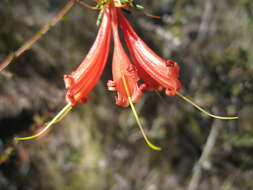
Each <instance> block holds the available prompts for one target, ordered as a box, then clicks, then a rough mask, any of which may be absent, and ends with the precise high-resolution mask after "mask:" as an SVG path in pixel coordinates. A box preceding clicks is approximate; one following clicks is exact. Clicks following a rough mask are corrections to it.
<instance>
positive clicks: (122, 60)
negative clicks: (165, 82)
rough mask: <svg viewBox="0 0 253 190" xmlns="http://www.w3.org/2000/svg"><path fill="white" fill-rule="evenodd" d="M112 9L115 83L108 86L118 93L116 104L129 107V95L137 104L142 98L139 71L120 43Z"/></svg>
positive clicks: (111, 82) (108, 83)
mask: <svg viewBox="0 0 253 190" xmlns="http://www.w3.org/2000/svg"><path fill="white" fill-rule="evenodd" d="M111 9H112V30H113V39H114V52H113V62H112V74H113V81H108V82H107V86H108V89H109V90H111V91H117V92H118V96H117V97H116V104H117V105H120V106H123V107H127V106H128V105H129V99H128V95H129V96H130V97H131V100H132V102H133V103H136V102H137V101H138V100H139V98H140V97H141V95H142V91H141V89H140V88H139V87H138V84H137V82H138V80H139V77H138V75H137V70H136V69H135V66H134V65H132V64H131V63H130V60H129V59H128V57H127V55H126V53H125V51H124V48H123V47H122V44H121V42H120V38H119V31H118V18H117V13H116V8H114V7H112V8H111ZM124 80H125V82H124ZM125 83H126V84H125ZM125 85H126V86H127V87H126V86H125ZM126 88H128V91H129V94H128V93H127V91H126Z"/></svg>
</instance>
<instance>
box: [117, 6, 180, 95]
mask: <svg viewBox="0 0 253 190" xmlns="http://www.w3.org/2000/svg"><path fill="white" fill-rule="evenodd" d="M117 14H118V17H119V20H120V24H121V28H122V31H123V34H124V38H125V41H126V43H127V46H128V48H129V51H130V53H131V56H132V59H133V61H134V63H135V65H136V67H137V69H138V74H139V76H140V77H141V79H143V80H144V81H145V83H146V88H147V89H150V90H159V89H161V88H160V86H162V87H164V88H165V89H166V95H168V96H171V95H176V93H177V91H178V90H179V89H180V88H181V82H180V81H179V80H178V77H179V70H180V68H179V66H178V64H177V63H176V62H174V61H172V60H168V61H165V60H163V59H162V58H160V57H159V56H158V55H157V54H156V53H155V52H154V51H152V50H151V49H150V48H149V47H148V46H147V45H146V44H145V42H144V41H143V40H142V39H141V38H140V37H139V36H138V35H137V34H136V32H135V31H134V29H133V28H132V27H131V25H130V24H129V22H128V21H127V19H126V18H125V16H124V15H123V14H122V12H121V11H120V10H119V9H117Z"/></svg>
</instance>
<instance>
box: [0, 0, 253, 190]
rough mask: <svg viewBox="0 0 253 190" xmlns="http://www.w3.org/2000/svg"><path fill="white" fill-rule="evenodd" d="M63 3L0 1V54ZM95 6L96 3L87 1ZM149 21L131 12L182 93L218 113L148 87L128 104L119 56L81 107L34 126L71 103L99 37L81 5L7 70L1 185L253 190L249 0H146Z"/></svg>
mask: <svg viewBox="0 0 253 190" xmlns="http://www.w3.org/2000/svg"><path fill="white" fill-rule="evenodd" d="M67 2H68V1H67V0H36V1H27V0H26V1H19V0H11V1H10V0H1V1H0V61H2V60H3V59H4V58H5V57H6V56H7V55H8V54H9V53H10V52H12V51H15V50H16V49H17V48H18V47H20V46H21V45H22V44H23V43H24V42H25V41H27V40H28V39H29V38H30V37H31V36H32V35H33V34H35V33H36V32H37V31H38V30H39V29H40V28H41V27H42V26H43V25H45V24H46V23H48V22H49V21H50V20H51V19H52V18H53V17H54V16H55V15H56V14H57V12H58V11H60V10H61V9H62V8H63V7H64V5H65V4H66V3H67ZM86 2H89V3H91V4H92V3H93V2H92V1H86ZM139 3H141V4H142V5H143V6H144V7H145V11H146V12H148V13H151V14H154V15H158V16H161V19H152V18H149V17H145V16H143V15H142V14H138V13H135V12H132V13H126V16H127V17H128V18H129V20H130V22H131V23H132V25H133V27H134V28H135V29H136V31H137V32H138V34H139V35H140V36H141V37H142V38H143V39H144V41H145V42H147V44H148V45H149V46H150V47H151V48H152V49H153V50H155V51H156V52H157V53H158V54H159V55H161V57H163V58H165V59H173V60H175V61H176V62H178V64H179V65H180V67H181V76H180V79H181V81H182V83H183V88H182V89H181V91H180V92H181V93H182V94H184V95H186V96H188V97H190V98H192V100H194V101H195V102H196V103H198V104H199V105H201V106H203V107H204V108H205V109H207V110H209V111H211V112H213V113H216V114H219V115H239V116H240V119H239V120H233V121H219V120H215V119H213V118H210V117H207V116H205V115H203V114H201V113H200V112H199V111H198V110H196V109H195V108H194V107H193V106H191V105H189V104H188V103H186V102H185V101H183V100H182V99H180V98H179V97H166V96H164V93H163V94H162V96H163V97H164V100H165V102H166V103H165V102H163V101H161V100H160V99H159V97H158V96H157V95H156V94H155V93H153V92H147V93H145V95H144V96H143V98H142V99H141V101H140V102H139V103H137V104H136V108H137V110H138V113H139V115H140V117H141V120H142V123H143V125H144V126H145V129H146V131H147V134H148V136H149V137H150V138H151V139H152V141H153V142H154V143H155V144H156V145H160V146H161V147H162V148H163V150H162V151H161V152H157V151H153V150H151V149H150V148H148V147H147V146H146V144H145V142H144V139H143V137H142V136H141V134H140V131H139V129H138V128H137V126H136V122H135V120H134V117H133V115H132V113H131V110H130V109H129V108H127V109H125V108H121V107H119V106H117V105H115V101H114V96H115V93H113V92H109V91H108V90H107V87H106V82H107V80H109V79H111V78H112V76H111V61H109V62H108V65H107V68H106V70H105V72H104V74H103V76H102V78H101V80H100V82H99V84H98V85H97V87H96V88H95V89H94V91H93V92H92V93H91V94H90V97H89V101H88V103H87V104H85V105H78V106H77V107H76V108H75V109H73V111H71V113H70V114H69V115H68V116H67V117H66V118H65V119H64V120H63V121H62V122H60V123H59V124H57V125H55V126H54V127H53V128H52V130H51V131H50V132H49V133H48V134H46V135H44V136H43V137H41V138H38V139H36V140H30V141H26V142H21V143H18V144H16V143H15V142H14V141H13V137H14V136H27V135H31V134H33V133H35V132H36V130H38V129H40V127H42V126H43V123H44V122H46V121H48V120H50V119H51V118H52V117H53V116H54V115H55V114H56V113H57V112H58V111H59V110H60V109H61V108H62V107H63V106H64V105H65V99H64V96H65V88H64V83H63V80H62V79H63V74H69V73H70V72H71V71H73V70H74V69H75V68H76V67H77V66H78V65H79V63H80V62H81V61H82V59H83V57H84V56H85V55H86V53H87V51H88V50H89V48H90V47H91V45H92V43H93V41H94V39H95V37H96V33H97V27H96V25H95V22H96V17H97V14H98V12H97V11H92V10H89V9H86V8H84V7H81V6H79V5H75V6H74V7H73V8H72V9H71V10H70V12H69V13H68V14H67V16H65V17H64V19H63V21H62V22H61V23H59V24H57V25H56V26H55V27H54V28H52V29H51V30H50V32H49V33H48V34H46V35H45V36H44V37H43V38H42V39H41V40H40V41H39V42H38V43H36V44H35V45H34V46H33V47H32V49H30V50H28V51H27V52H25V53H24V54H23V55H22V56H20V57H19V58H17V59H15V60H14V62H13V63H12V64H11V65H10V66H9V67H8V68H7V69H6V70H5V72H2V73H1V75H0V162H1V165H0V189H1V190H17V189H18V190H34V189H36V190H58V189H60V190H69V189H73V190H107V189H109V190H119V189H120V190H141V189H145V190H165V189H166V190H167V189H172V190H184V189H189V190H197V189H200V190H209V189H212V190H213V189H222V190H233V189H240V190H242V189H243V190H244V189H245V190H247V189H249V190H251V189H253V181H252V178H253V170H252V169H253V159H252V157H253V117H252V114H253V107H252V103H253V87H252V82H253V64H252V61H253V54H252V52H253V35H252V34H253V1H252V0H159V1H155V0H142V1H141V2H140V1H139Z"/></svg>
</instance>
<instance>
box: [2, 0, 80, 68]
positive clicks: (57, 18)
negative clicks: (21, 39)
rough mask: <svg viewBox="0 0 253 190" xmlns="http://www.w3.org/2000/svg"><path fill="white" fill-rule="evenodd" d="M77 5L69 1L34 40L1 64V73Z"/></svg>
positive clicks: (29, 41) (73, 0)
mask: <svg viewBox="0 0 253 190" xmlns="http://www.w3.org/2000/svg"><path fill="white" fill-rule="evenodd" d="M74 4H75V0H72V1H69V2H68V3H67V4H66V5H65V7H63V9H61V10H60V12H59V13H58V14H57V15H56V16H55V17H54V18H53V20H52V21H51V22H49V23H48V24H46V25H44V26H43V27H42V28H41V29H40V30H39V31H38V32H37V33H36V34H35V35H34V36H33V37H32V38H30V39H29V40H28V41H27V42H25V43H24V44H23V45H22V46H21V47H20V48H19V49H18V50H16V51H15V52H12V53H10V54H9V55H8V56H7V57H6V58H5V59H4V60H3V61H2V63H1V64H0V72H1V71H2V70H3V69H5V68H6V67H7V66H8V65H9V64H10V63H11V62H12V61H13V60H14V59H15V58H17V57H19V56H20V55H21V54H23V53H24V52H25V51H26V50H28V49H30V48H31V46H32V45H33V44H34V43H35V42H37V41H38V40H39V39H41V38H42V36H43V35H45V34H46V33H47V32H48V31H49V30H50V28H51V27H53V26H54V25H56V24H57V23H58V22H59V21H61V20H62V19H63V17H64V16H65V15H66V14H67V13H68V12H69V10H70V9H71V8H72V7H73V5H74Z"/></svg>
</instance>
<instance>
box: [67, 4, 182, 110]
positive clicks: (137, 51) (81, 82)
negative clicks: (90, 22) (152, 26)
mask: <svg viewBox="0 0 253 190" xmlns="http://www.w3.org/2000/svg"><path fill="white" fill-rule="evenodd" d="M118 25H120V27H121V30H122V32H123V35H124V39H125V41H126V44H127V46H128V49H129V51H130V54H131V58H132V61H133V63H134V64H132V63H131V61H130V59H129V58H128V56H127V54H126V53H125V50H124V48H123V46H122V44H121V40H120V37H119V26H118ZM111 30H112V33H113V40H114V51H113V62H112V75H113V80H110V81H108V82H107V86H108V89H109V90H110V91H117V97H116V104H117V105H120V106H123V107H127V106H128V105H129V98H128V96H130V97H131V101H132V102H133V103H136V102H137V101H138V100H139V99H140V97H141V96H142V92H143V91H144V90H158V91H160V90H162V89H163V88H164V89H166V94H167V95H168V96H171V95H176V92H177V91H178V90H179V89H180V87H181V83H180V81H179V80H178V77H179V66H178V64H177V63H176V62H174V61H172V60H168V61H165V60H163V59H162V58H160V57H159V56H158V55H157V54H155V53H154V52H153V51H152V50H151V49H150V48H149V47H148V46H147V45H146V44H145V42H144V41H143V40H142V39H141V38H140V37H139V36H138V35H137V34H136V32H135V31H134V30H133V28H132V27H131V25H130V24H129V22H128V21H127V19H126V17H125V16H124V15H123V13H122V11H121V10H120V8H118V7H115V6H114V4H110V5H108V6H107V7H106V8H105V12H104V16H103V19H102V22H101V25H100V28H99V31H98V35H97V38H96V40H95V42H94V44H93V46H92V48H91V50H90V51H89V53H88V55H87V56H86V57H85V59H84V60H83V62H82V63H81V65H80V66H79V67H78V68H77V70H76V71H74V72H73V73H71V74H70V75H65V76H64V81H65V86H66V89H67V90H68V92H67V95H66V100H67V102H68V103H71V105H72V106H74V105H76V104H77V103H86V101H87V97H88V94H89V93H90V91H91V90H92V89H93V87H94V86H95V85H96V83H97V81H98V79H99V78H100V76H101V74H102V72H103V69H104V67H105V64H106V62H107V58H108V54H109V48H110V38H111ZM127 89H128V91H129V94H128V93H127Z"/></svg>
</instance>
